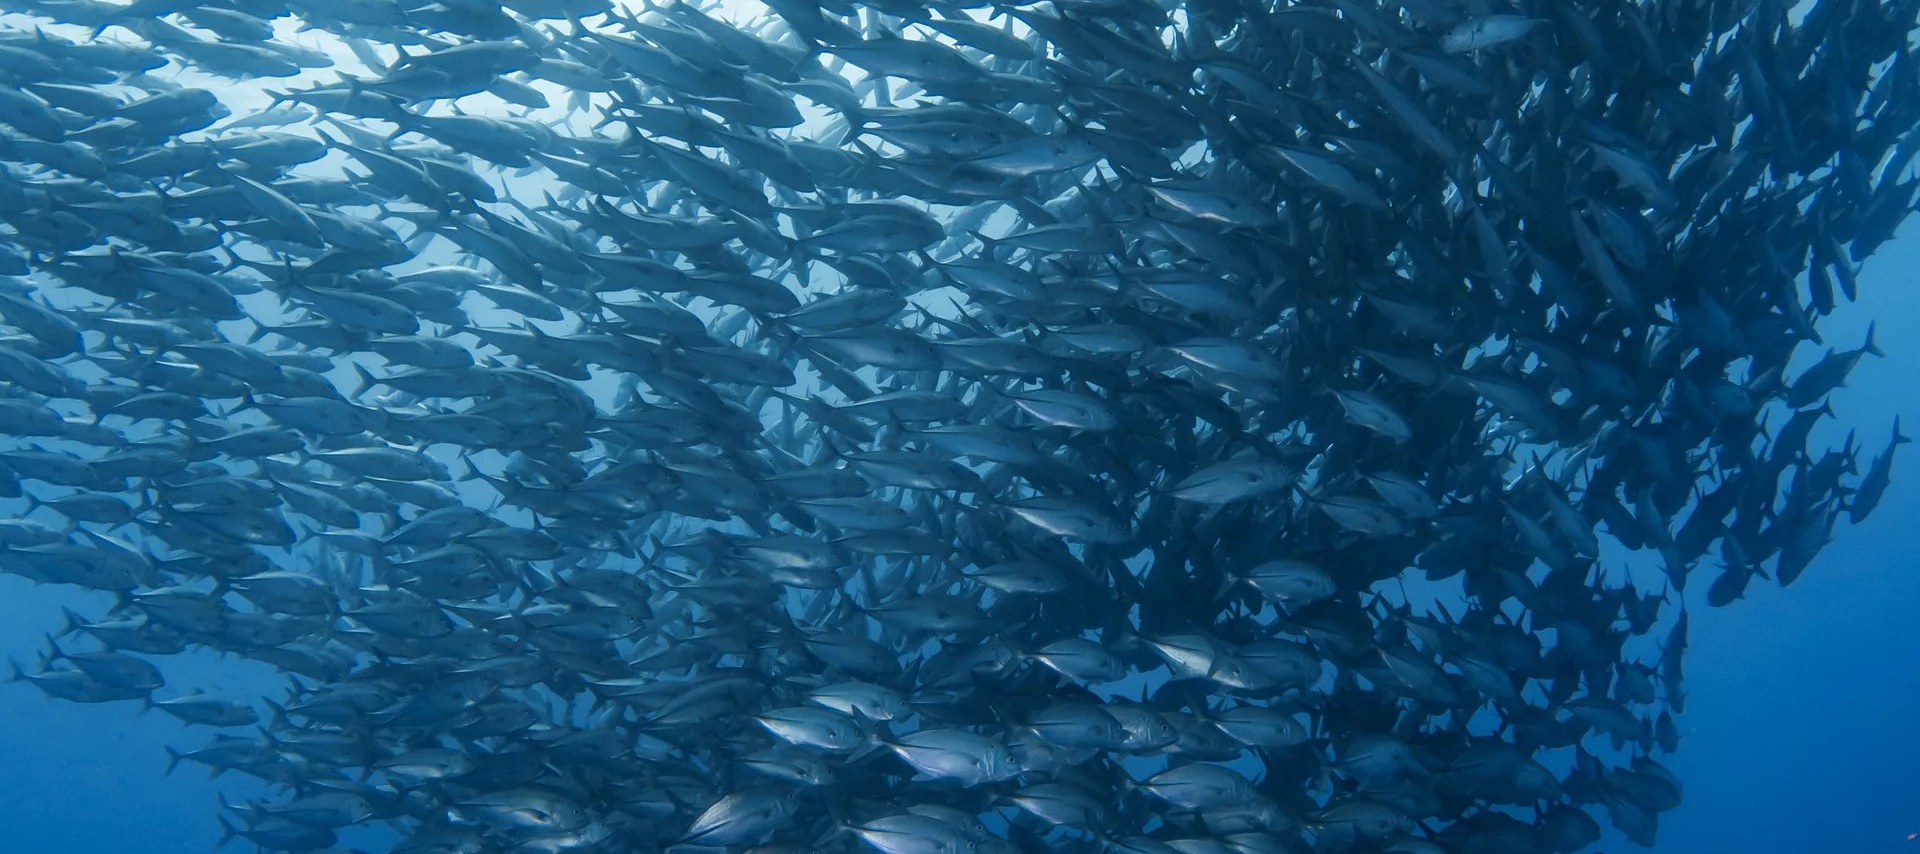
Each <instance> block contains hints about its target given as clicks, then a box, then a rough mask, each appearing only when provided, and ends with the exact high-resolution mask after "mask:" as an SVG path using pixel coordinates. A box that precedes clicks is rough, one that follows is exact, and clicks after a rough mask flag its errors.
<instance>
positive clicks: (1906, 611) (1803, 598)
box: [0, 228, 1920, 854]
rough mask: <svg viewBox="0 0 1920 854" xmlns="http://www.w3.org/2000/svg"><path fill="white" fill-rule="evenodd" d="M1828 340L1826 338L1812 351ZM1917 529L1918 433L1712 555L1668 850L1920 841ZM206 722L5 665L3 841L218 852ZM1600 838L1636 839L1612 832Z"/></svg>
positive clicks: (1878, 406) (1868, 281) (42, 633)
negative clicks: (1792, 532)
mask: <svg viewBox="0 0 1920 854" xmlns="http://www.w3.org/2000/svg"><path fill="white" fill-rule="evenodd" d="M1917 268H1920V228H1909V229H1907V230H1906V234H1905V236H1904V237H1903V239H1901V240H1897V241H1895V242H1893V243H1890V244H1888V245H1887V246H1886V247H1884V248H1883V249H1882V250H1881V251H1880V253H1879V254H1878V255H1877V256H1876V257H1875V258H1874V259H1873V260H1872V261H1871V262H1869V265H1868V267H1867V269H1866V271H1865V273H1864V275H1863V282H1862V299H1861V301H1860V302H1858V303H1856V304H1852V305H1847V306H1843V307H1842V308H1841V309H1840V311H1839V312H1837V313H1836V314H1835V315H1834V316H1832V317H1830V318H1828V319H1827V320H1826V321H1825V322H1824V324H1823V326H1822V330H1823V332H1824V333H1825V334H1826V335H1827V337H1828V343H1829V344H1831V345H1833V346H1837V347H1851V346H1854V345H1855V344H1856V343H1857V342H1858V341H1859V340H1860V338H1861V337H1862V336H1863V335H1865V334H1866V330H1867V328H1868V325H1869V323H1873V324H1877V332H1878V340H1879V344H1880V346H1881V348H1882V349H1883V350H1885V351H1886V353H1887V358H1885V359H1879V360H1868V361H1866V362H1863V363H1862V364H1861V365H1860V366H1859V368H1858V369H1857V370H1856V371H1855V373H1854V376H1853V381H1852V383H1851V385H1850V387H1849V388H1847V389H1845V390H1843V391H1842V392H1840V393H1839V394H1837V395H1836V399H1835V409H1836V410H1837V411H1838V412H1839V414H1840V420H1839V421H1837V422H1830V423H1827V424H1824V425H1822V427H1821V428H1820V429H1819V430H1818V431H1817V432H1816V433H1815V435H1814V437H1813V440H1812V442H1813V445H1814V446H1816V447H1824V446H1829V445H1834V444H1837V443H1839V442H1840V441H1841V440H1842V439H1843V437H1844V436H1845V434H1846V433H1847V431H1849V430H1856V429H1857V430H1858V431H1859V437H1860V443H1861V445H1862V447H1863V451H1862V455H1863V460H1864V458H1867V457H1870V456H1871V455H1872V454H1873V453H1875V452H1877V451H1878V450H1879V449H1880V448H1881V447H1882V446H1883V445H1884V442H1885V439H1886V434H1887V430H1888V427H1889V425H1890V423H1891V422H1892V421H1893V419H1894V417H1895V416H1901V417H1902V418H1903V420H1904V423H1906V424H1908V425H1910V426H1909V430H1910V431H1913V430H1915V429H1920V428H1916V427H1915V426H1914V425H1920V379H1917V378H1916V371H1920V292H1916V291H1915V290H1914V289H1912V288H1911V287H1910V285H1909V283H1908V281H1907V279H1908V278H1909V276H1910V271H1912V270H1915V269H1917ZM1818 354H1819V348H1817V347H1813V346H1812V345H1809V346H1808V347H1807V348H1806V352H1804V353H1803V354H1802V356H1803V358H1804V359H1805V360H1807V361H1810V360H1811V359H1812V358H1814V357H1817V356H1818ZM1916 534H1920V448H1910V449H1906V450H1905V451H1903V453H1902V456H1901V457H1900V458H1899V460H1898V462H1897V464H1896V466H1895V470H1894V477H1893V485H1892V487H1891V489H1890V490H1889V491H1888V494H1887V496H1886V499H1885V500H1884V502H1883V503H1882V505H1881V507H1880V509H1879V511H1878V512H1877V513H1876V514H1875V516H1874V517H1873V518H1871V519H1870V520H1869V521H1868V522H1867V523H1866V524H1864V525H1861V526H1857V527H1848V526H1845V525H1843V526H1842V527H1841V529H1840V530H1839V532H1838V535H1837V537H1836V541H1835V542H1834V543H1833V544H1832V545H1830V546H1828V547H1827V548H1826V550H1825V551H1824V552H1822V554H1821V556H1820V558H1819V560H1818V561H1817V562H1816V563H1815V564H1814V566H1813V567H1812V568H1810V569H1809V570H1808V571H1807V573H1806V574H1805V576H1804V577H1803V578H1801V579H1800V580H1799V581H1798V582H1797V583H1796V584H1795V585H1794V586H1793V587H1792V588H1790V589H1787V590H1781V589H1779V588H1778V587H1777V586H1775V585H1773V584H1771V583H1768V582H1765V581H1757V582H1755V583H1754V584H1753V585H1752V586H1751V587H1750V588H1749V590H1748V594H1747V598H1746V599H1745V600H1744V601H1741V602H1739V603H1736V604H1735V605H1733V606H1731V607H1728V608H1723V609H1709V608H1707V607H1705V605H1704V602H1703V601H1702V600H1703V599H1704V594H1705V586H1706V581H1707V580H1710V578H1711V577H1712V575H1713V573H1715V572H1716V571H1717V567H1715V566H1714V565H1712V564H1711V562H1709V563H1708V564H1707V565H1704V566H1703V567H1702V568H1701V569H1700V570H1699V572H1698V574H1697V575H1696V579H1698V580H1697V581H1696V582H1695V586H1694V587H1693V589H1692V590H1691V591H1690V593H1689V597H1688V601H1689V606H1690V607H1689V610H1690V612H1691V614H1692V635H1691V641H1692V643H1691V646H1690V648H1689V651H1688V655H1687V672H1688V686H1689V701H1688V711H1687V713H1686V714H1685V716H1684V717H1682V718H1681V728H1682V730H1683V732H1684V733H1685V739H1684V741H1683V744H1682V749H1681V751H1680V752H1679V753H1678V754H1676V755H1674V756H1672V757H1666V758H1664V760H1663V761H1665V763H1666V764H1667V765H1668V766H1669V767H1670V768H1672V769H1673V770H1674V771H1675V772H1676V773H1677V774H1678V775H1679V776H1680V778H1681V779H1682V781H1683V782H1684V783H1685V786H1686V800H1685V803H1684V805H1683V806H1682V807H1680V808H1679V809H1677V810H1675V811H1673V812H1672V813H1669V814H1666V815H1663V816H1662V818H1661V833H1660V838H1659V844H1658V845H1657V847H1656V848H1654V849H1653V850H1655V851H1658V852H1718V851H1728V852H1733V851H1738V852H1759V854H1771V852H1795V854H1799V852H1812V851H1835V852H1880V851H1888V852H1903V851H1913V852H1920V840H1916V839H1915V838H1914V834H1916V833H1920V738H1915V737H1914V726H1913V724H1912V719H1913V718H1914V717H1915V715H1916V713H1915V709H1916V708H1920V620H1916V619H1914V618H1913V616H1912V611H1913V607H1914V606H1915V605H1916V604H1920V537H1916V536H1915V535H1916ZM108 604H109V602H108V600H107V599H106V598H105V597H91V598H88V597H81V596H79V595H78V594H74V593H71V592H69V591H66V590H56V589H51V588H36V587H34V586H33V585H31V584H30V583H28V582H26V581H23V580H21V579H19V578H16V577H13V576H8V575H0V656H5V657H7V658H11V659H13V660H16V661H18V662H20V663H21V666H23V667H29V668H31V666H32V662H33V660H34V658H35V656H37V655H38V654H39V653H40V652H41V651H42V650H44V649H45V646H46V637H47V635H48V634H49V633H51V632H54V631H57V630H58V629H59V628H60V626H61V625H62V623H63V621H64V617H63V613H62V607H63V606H67V605H73V606H75V607H79V608H80V609H81V610H83V611H84V612H86V613H89V614H99V613H101V612H102V611H103V610H104V609H105V607H106V606H107V605H108ZM83 606H84V607H83ZM167 675H168V678H169V681H170V683H171V686H172V687H170V688H169V689H168V690H167V692H165V693H167V694H168V695H173V694H175V693H177V692H178V691H180V690H182V689H186V688H204V689H206V690H210V691H215V692H218V693H222V694H226V695H229V696H234V697H241V698H257V697H267V698H277V697H278V696H279V695H280V694H282V693H283V692H284V687H283V685H282V683H281V681H280V680H278V679H276V678H274V677H273V676H272V675H271V674H270V673H268V672H267V671H266V670H265V669H264V668H262V667H260V666H258V665H253V664H250V663H247V662H244V661H241V660H239V659H236V658H232V657H227V658H219V657H213V656H209V655H200V656H181V657H177V658H174V659H171V660H169V661H168V663H167ZM206 737H207V736H206V732H205V731H188V730H186V729H185V728H183V727H182V726H180V725H179V724H178V723H177V722H175V721H174V720H173V719H171V718H169V717H166V716H164V715H161V714H158V713H154V712H146V713H141V712H140V711H139V710H138V708H137V707H136V706H133V705H130V704H119V703H116V704H106V705H77V704H70V703H62V702H58V701H53V700H48V699H46V698H45V697H43V696H42V695H41V694H40V693H39V692H38V691H36V690H34V689H32V688H31V687H29V686H26V685H23V684H12V685H5V684H0V805H4V806H0V854H7V852H13V851H19V852H42V851H47V852H82V854H86V853H88V852H102V854H104V852H155V854H173V852H196V854H198V852H208V851H211V850H214V849H215V847H216V846H217V845H218V843H219V840H220V838H221V828H220V825H219V824H218V823H217V822H216V820H215V817H216V815H217V813H218V810H217V807H218V804H219V803H220V800H221V799H222V798H224V799H226V800H227V801H237V800H242V799H246V798H248V797H251V796H255V795H258V794H261V793H263V789H262V788H261V787H260V786H259V785H258V784H257V783H254V782H252V781H249V780H247V779H244V778H242V777H239V776H237V775H228V776H226V777H222V778H219V779H212V778H209V777H208V776H207V775H206V774H205V772H204V771H203V769H201V768H200V767H198V766H192V765H183V766H182V767H180V768H178V769H174V770H173V771H172V772H171V773H169V771H168V765H169V762H168V754H167V749H168V748H173V749H189V748H192V747H195V746H198V745H199V744H200V743H203V742H204V740H205V738H206ZM354 841H355V840H354V839H352V838H349V839H347V840H345V842H346V843H352V842H354ZM249 847H250V846H248V845H247V844H246V843H243V842H242V843H233V844H232V846H231V848H232V849H233V850H245V849H247V848H249ZM376 850H377V849H376ZM1597 850H1601V851H1608V852H1615V854H1618V852H1620V851H1630V850H1638V849H1637V848H1636V847H1635V846H1632V845H1631V844H1630V843H1627V842H1625V841H1624V840H1622V839H1619V838H1618V837H1617V836H1612V835H1610V836H1609V838H1608V839H1607V840H1606V841H1604V842H1603V843H1602V844H1601V845H1600V846H1598V847H1597Z"/></svg>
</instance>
